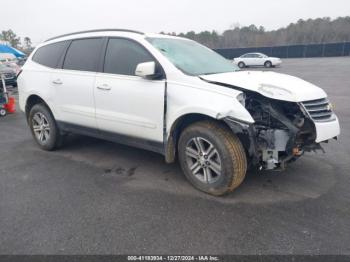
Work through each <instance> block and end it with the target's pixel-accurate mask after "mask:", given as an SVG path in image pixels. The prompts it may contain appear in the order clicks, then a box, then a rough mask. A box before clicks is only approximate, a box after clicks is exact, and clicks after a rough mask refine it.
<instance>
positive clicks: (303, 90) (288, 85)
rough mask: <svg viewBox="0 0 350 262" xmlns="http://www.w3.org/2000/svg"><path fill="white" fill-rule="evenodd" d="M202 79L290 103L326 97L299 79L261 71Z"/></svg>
mask: <svg viewBox="0 0 350 262" xmlns="http://www.w3.org/2000/svg"><path fill="white" fill-rule="evenodd" d="M200 77H201V78H202V79H204V80H206V81H209V82H214V83H218V84H220V83H221V84H225V85H232V86H233V87H239V88H242V89H247V90H251V91H254V92H258V93H260V94H261V95H263V96H266V97H269V98H273V99H278V100H285V101H290V102H302V101H308V100H315V99H319V98H325V97H327V94H326V93H325V92H324V91H323V90H322V89H321V88H319V87H317V86H315V85H313V84H311V83H309V82H306V81H304V80H302V79H300V78H297V77H294V76H290V75H286V74H280V73H275V72H267V71H265V72H263V71H237V72H230V73H223V74H213V75H202V76H200Z"/></svg>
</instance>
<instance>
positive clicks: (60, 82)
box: [52, 79, 63, 85]
mask: <svg viewBox="0 0 350 262" xmlns="http://www.w3.org/2000/svg"><path fill="white" fill-rule="evenodd" d="M52 83H54V84H55V85H62V84H63V83H62V81H61V79H55V80H53V81H52Z"/></svg>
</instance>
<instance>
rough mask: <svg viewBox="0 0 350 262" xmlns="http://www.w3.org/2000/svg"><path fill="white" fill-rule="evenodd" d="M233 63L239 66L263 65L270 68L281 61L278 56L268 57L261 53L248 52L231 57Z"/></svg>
mask: <svg viewBox="0 0 350 262" xmlns="http://www.w3.org/2000/svg"><path fill="white" fill-rule="evenodd" d="M233 63H235V64H236V65H238V66H239V67H240V68H244V67H248V66H264V67H267V68H270V67H275V66H279V65H281V63H282V61H281V59H280V58H278V57H269V56H267V55H264V54H262V53H248V54H244V55H242V56H240V57H238V58H235V59H233Z"/></svg>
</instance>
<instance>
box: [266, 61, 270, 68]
mask: <svg viewBox="0 0 350 262" xmlns="http://www.w3.org/2000/svg"><path fill="white" fill-rule="evenodd" d="M264 66H265V67H266V68H271V67H272V63H271V61H266V62H265V64H264Z"/></svg>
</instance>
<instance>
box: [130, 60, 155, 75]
mask: <svg viewBox="0 0 350 262" xmlns="http://www.w3.org/2000/svg"><path fill="white" fill-rule="evenodd" d="M155 73H156V63H155V62H145V63H141V64H138V65H137V66H136V70H135V75H137V76H141V77H145V78H146V77H151V76H154V75H155Z"/></svg>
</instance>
